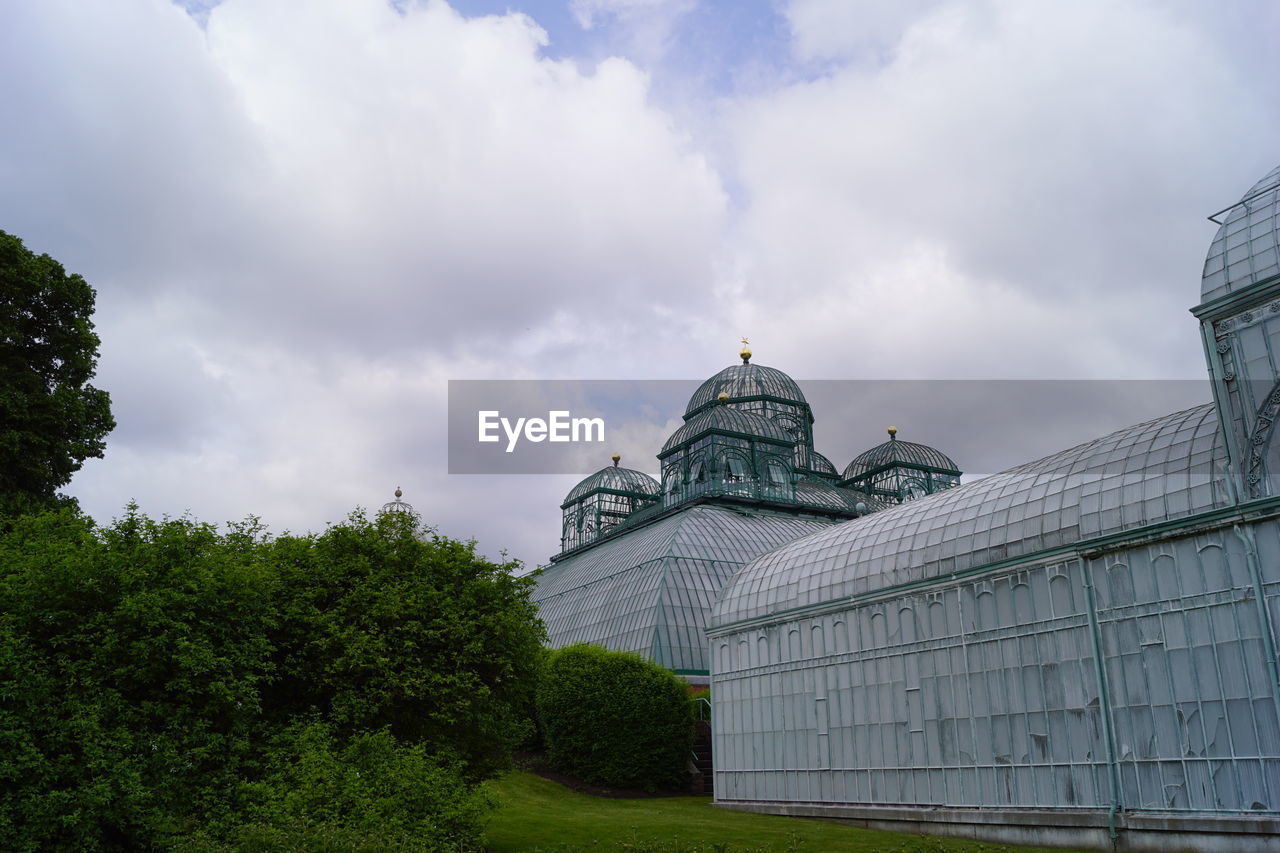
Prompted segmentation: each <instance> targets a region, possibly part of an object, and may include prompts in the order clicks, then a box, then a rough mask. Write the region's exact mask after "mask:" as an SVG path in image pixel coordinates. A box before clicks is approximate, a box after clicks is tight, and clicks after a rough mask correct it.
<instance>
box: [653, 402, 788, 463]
mask: <svg viewBox="0 0 1280 853" xmlns="http://www.w3.org/2000/svg"><path fill="white" fill-rule="evenodd" d="M711 402H712V403H715V404H716V405H713V406H712V407H711V408H709V409H706V410H704V411H702V412H700V413H698V414H696V415H694V416H692V417H691V418H690V417H688V416H686V418H687V420H685V422H684V424H683V425H682V426H681V427H680V428H679V429H678V430H676V431H675V432H673V433H672V434H671V437H670V438H668V439H667V443H666V444H664V445H662V452H661V453H659V454H658V458H659V459H661V458H663V457H664V456H666V455H667V454H668V453H670V452H671V451H673V450H675V449H676V448H677V447H681V446H683V445H686V444H688V443H690V442H692V441H693V440H695V439H697V438H700V437H701V436H703V435H706V434H707V433H709V432H718V433H724V434H728V435H735V436H740V437H742V438H747V439H763V440H765V441H770V442H773V443H774V444H785V445H787V446H788V447H791V446H793V445H795V439H794V438H792V437H791V436H789V435H787V431H786V430H784V429H783V428H782V427H780V426H778V425H777V424H776V423H774V422H773V421H771V420H769V419H768V418H765V417H761V416H760V415H755V414H752V413H751V412H744V411H742V410H741V409H735V408H733V407H732V406H727V405H723V401H721V400H717V399H715V398H712V400H711ZM735 402H736V399H735Z"/></svg>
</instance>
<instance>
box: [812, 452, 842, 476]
mask: <svg viewBox="0 0 1280 853" xmlns="http://www.w3.org/2000/svg"><path fill="white" fill-rule="evenodd" d="M809 470H810V471H816V472H818V473H819V474H831V475H832V476H836V475H838V474H839V473H840V472H839V471H837V470H836V466H835V465H833V464H831V460H830V459H828V458H827V457H825V456H823V455H822V454H821V453H819V452H818V451H816V450H810V451H809Z"/></svg>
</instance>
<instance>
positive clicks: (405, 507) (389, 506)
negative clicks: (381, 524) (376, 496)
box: [382, 486, 417, 516]
mask: <svg viewBox="0 0 1280 853" xmlns="http://www.w3.org/2000/svg"><path fill="white" fill-rule="evenodd" d="M395 495H396V499H395V500H393V501H388V502H387V503H384V504H383V505H382V511H383V512H398V513H403V514H405V515H412V516H416V515H417V513H416V512H414V509H413V507H412V506H410V505H409V504H408V503H406V502H405V501H402V500H401V498H402V497H404V492H402V491H400V487H399V486H396V492H395Z"/></svg>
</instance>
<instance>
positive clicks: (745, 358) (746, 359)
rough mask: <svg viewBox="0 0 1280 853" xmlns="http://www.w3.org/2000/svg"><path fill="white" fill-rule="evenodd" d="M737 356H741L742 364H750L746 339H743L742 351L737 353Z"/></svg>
mask: <svg viewBox="0 0 1280 853" xmlns="http://www.w3.org/2000/svg"><path fill="white" fill-rule="evenodd" d="M738 355H740V356H742V363H743V364H750V363H751V347H750V346H749V344H748V343H747V339H746V338H745V337H744V338H743V339H742V351H741V352H739V353H738Z"/></svg>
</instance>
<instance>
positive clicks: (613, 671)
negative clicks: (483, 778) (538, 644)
mask: <svg viewBox="0 0 1280 853" xmlns="http://www.w3.org/2000/svg"><path fill="white" fill-rule="evenodd" d="M537 708H538V718H539V721H540V722H541V725H542V727H543V731H544V735H545V739H546V743H547V751H548V755H549V758H550V760H551V763H552V764H553V765H554V766H556V767H557V768H559V769H560V770H563V771H564V772H566V773H571V774H573V775H575V776H578V777H580V778H582V779H585V780H587V781H589V782H594V783H597V784H602V785H615V786H618V787H626V788H641V789H644V790H647V791H656V790H660V789H672V788H678V787H680V786H682V785H683V783H684V782H685V779H686V770H687V767H688V762H689V755H690V749H691V747H692V745H693V712H692V703H691V700H690V699H689V694H688V689H687V687H686V685H685V683H684V682H683V681H681V680H680V679H679V678H677V677H676V676H675V675H673V674H672V673H671V672H669V671H668V670H666V669H663V668H662V667H660V666H658V665H656V664H654V663H650V662H649V661H647V660H645V659H644V658H642V657H640V656H639V655H635V654H628V653H624V652H611V651H606V650H605V649H602V648H600V647H599V646H591V645H576V646H568V647H566V648H563V649H560V650H559V651H556V652H553V653H552V654H551V656H550V658H549V660H548V661H547V665H546V667H545V669H544V670H543V673H542V676H541V679H540V681H539V684H538V693H537Z"/></svg>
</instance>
